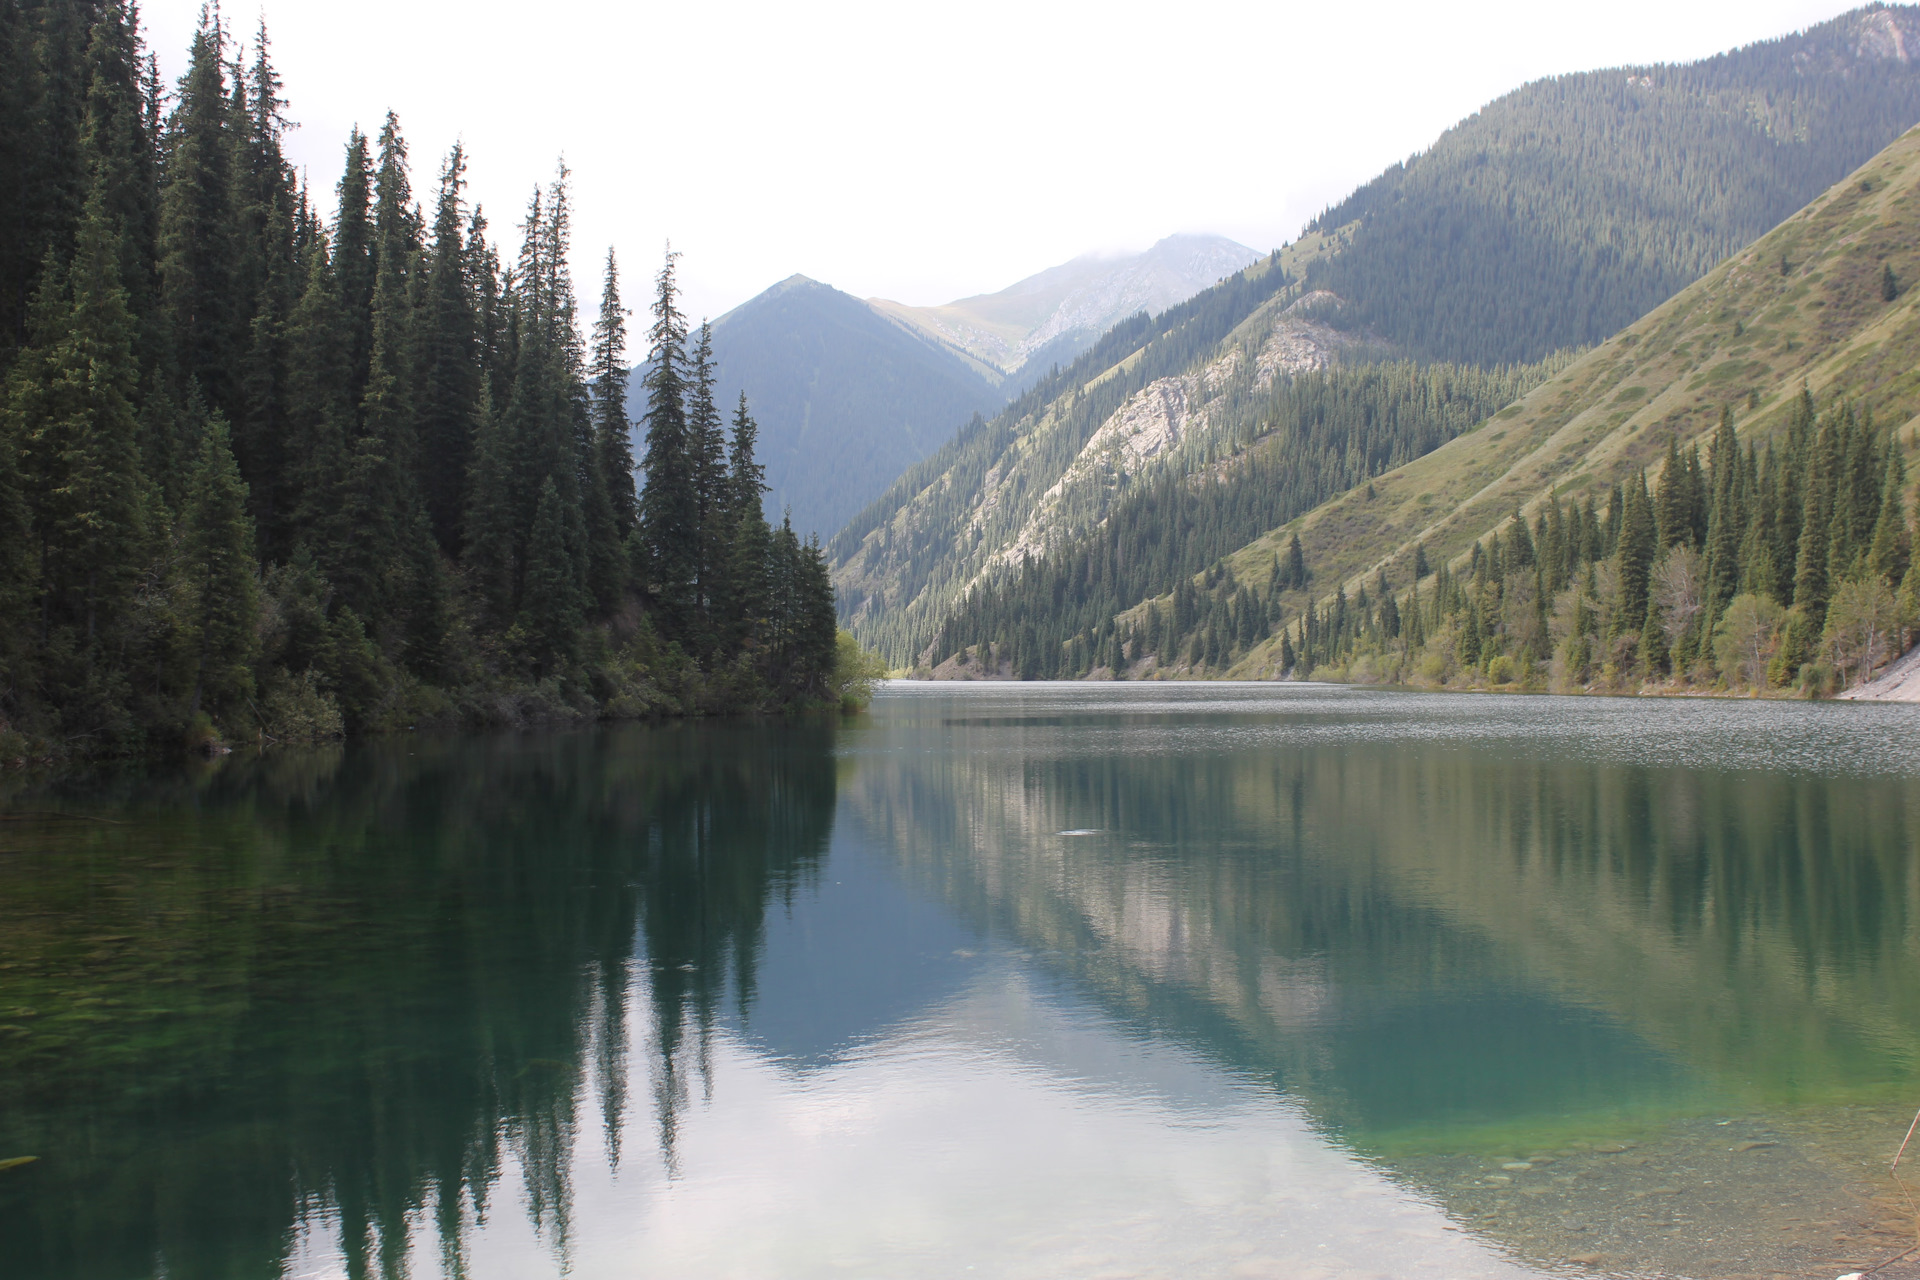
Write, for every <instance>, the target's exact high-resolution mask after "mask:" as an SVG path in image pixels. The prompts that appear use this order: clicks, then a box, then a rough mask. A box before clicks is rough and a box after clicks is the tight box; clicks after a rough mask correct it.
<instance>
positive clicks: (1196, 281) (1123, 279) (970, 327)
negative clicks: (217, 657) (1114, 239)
mask: <svg viewBox="0 0 1920 1280" xmlns="http://www.w3.org/2000/svg"><path fill="white" fill-rule="evenodd" d="M1260 256H1261V255H1260V254H1259V253H1257V252H1255V251H1254V250H1252V249H1249V248H1247V247H1246V246H1245V245H1243V244H1238V243H1236V242H1234V241H1232V240H1229V239H1227V238H1226V237H1225V236H1218V235H1209V234H1203V233H1195V232H1181V233H1177V234H1175V235H1170V236H1167V237H1165V238H1163V239H1161V240H1159V241H1158V242H1156V243H1155V244H1154V245H1153V246H1152V247H1151V248H1148V249H1146V250H1144V251H1142V252H1139V253H1097V252H1096V253H1086V254H1082V255H1080V256H1079V257H1077V258H1074V259H1073V260H1072V261H1070V262H1063V263H1061V264H1060V265H1059V266H1056V267H1048V268H1047V269H1046V270H1045V271H1040V272H1036V273H1035V274H1033V275H1030V276H1028V277H1026V278H1025V279H1023V280H1017V281H1015V282H1014V283H1013V284H1010V285H1008V286H1007V287H1006V288H1004V289H1001V290H1000V291H998V292H997V293H982V294H975V295H973V296H972V297H967V298H959V299H956V300H955V301H953V302H949V303H947V304H946V305H944V306H938V307H910V306H907V305H905V304H903V303H898V302H892V301H889V300H887V299H885V298H873V299H870V300H869V301H870V302H871V303H872V304H873V306H874V307H875V308H876V309H878V310H880V311H882V312H884V313H885V314H887V315H889V316H892V317H894V318H895V319H897V320H899V321H901V322H902V323H905V324H909V325H913V326H915V327H917V328H919V329H920V330H922V331H924V332H926V333H928V334H929V335H931V336H933V337H935V338H937V339H938V340H939V341H941V342H942V343H945V344H948V345H951V346H954V347H958V348H959V349H961V350H962V351H965V352H967V353H968V354H969V355H972V356H973V357H974V358H976V359H978V360H981V361H983V362H985V363H987V364H989V365H992V366H993V367H995V368H996V369H999V370H1000V371H1002V372H1003V373H1007V374H1013V375H1016V380H1023V379H1019V378H1018V376H1017V375H1018V373H1019V371H1020V369H1022V368H1023V367H1026V368H1034V369H1037V368H1043V367H1044V366H1045V365H1046V364H1048V363H1052V362H1058V363H1065V362H1067V361H1069V360H1071V359H1072V358H1073V357H1074V356H1077V355H1079V354H1080V352H1082V351H1084V350H1085V349H1086V348H1087V347H1089V346H1091V345H1092V344H1093V342H1094V340H1095V339H1097V338H1098V337H1099V336H1100V335H1101V334H1102V333H1105V332H1106V331H1107V330H1108V329H1110V328H1112V327H1113V326H1114V325H1115V324H1117V323H1118V322H1120V321H1122V320H1125V319H1126V318H1127V317H1128V316H1131V315H1133V314H1135V313H1136V312H1140V311H1149V312H1160V311H1164V310H1166V309H1167V308H1168V307H1171V306H1175V305H1177V304H1179V303H1182V302H1185V301H1186V300H1187V299H1188V298H1191V297H1192V296H1193V295H1194V294H1196V293H1198V292H1200V291H1201V290H1202V289H1205V288H1207V287H1209V286H1211V285H1213V284H1214V283H1216V282H1217V281H1219V280H1220V279H1221V278H1222V277H1224V276H1230V275H1232V274H1233V273H1234V272H1236V271H1238V270H1240V269H1241V268H1242V267H1244V266H1247V265H1248V264H1249V263H1252V262H1255V261H1257V260H1258V259H1259V258H1260Z"/></svg>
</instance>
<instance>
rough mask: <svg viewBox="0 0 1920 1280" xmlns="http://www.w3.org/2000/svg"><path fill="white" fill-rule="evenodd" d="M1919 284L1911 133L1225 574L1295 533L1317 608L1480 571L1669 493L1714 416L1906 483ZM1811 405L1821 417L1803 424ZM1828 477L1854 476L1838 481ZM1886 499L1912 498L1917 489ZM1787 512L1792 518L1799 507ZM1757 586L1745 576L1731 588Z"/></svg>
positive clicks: (1262, 661) (1789, 573) (1802, 567)
mask: <svg viewBox="0 0 1920 1280" xmlns="http://www.w3.org/2000/svg"><path fill="white" fill-rule="evenodd" d="M1914 283H1920V129H1915V130H1913V131H1911V132H1909V133H1907V134H1906V135H1905V136H1903V137H1902V138H1900V139H1899V140H1898V141H1896V142H1895V143H1894V144H1893V145H1891V146H1890V147H1888V148H1887V149H1886V150H1885V151H1883V152H1882V153H1880V154H1879V155H1878V156H1876V157H1874V158H1873V159H1872V160H1871V161H1869V162H1868V163H1867V164H1866V165H1864V166H1862V167H1861V168H1860V169H1859V170H1857V171H1856V172H1855V173H1853V174H1851V175H1849V176H1848V177H1847V178H1846V179H1845V180H1843V181H1841V182H1839V183H1837V184H1835V185H1834V186H1833V187H1832V188H1831V189H1830V190H1828V191H1827V192H1826V193H1825V194H1823V195H1822V196H1820V197H1819V198H1818V199H1816V200H1815V201H1814V202H1813V203H1812V204H1810V205H1809V206H1808V207H1807V208H1805V209H1803V210H1802V211H1800V212H1799V213H1797V214H1795V215H1794V216H1793V217H1791V218H1789V219H1787V220H1786V221H1785V222H1784V223H1782V224H1781V225H1780V226H1779V227H1777V228H1776V229H1774V230H1773V231H1772V232H1770V233H1769V234H1767V235H1766V236H1764V237H1762V238H1761V239H1760V240H1758V241H1757V242H1755V243H1754V244H1752V245H1750V246H1748V247H1747V248H1746V249H1744V250H1742V251H1741V252H1740V253H1738V254H1736V255H1734V256H1733V257H1732V258H1729V259H1728V260H1727V261H1725V262H1723V263H1722V264H1721V265H1720V266H1719V267H1717V268H1716V269H1715V270H1714V271H1712V272H1711V273H1709V274H1708V275H1707V276H1706V277H1705V278H1703V279H1701V280H1699V281H1698V282H1696V283H1695V284H1693V285H1691V286H1689V287H1688V288H1687V289H1685V290H1683V291H1682V292H1681V293H1680V294H1679V295H1678V296H1676V297H1674V298H1673V299H1671V300H1670V301H1668V302H1666V303H1665V304H1663V305H1662V306H1660V307H1658V308H1656V309H1655V310H1654V311H1652V312H1651V313H1650V314H1648V315H1647V316H1645V317H1644V318H1643V319H1641V320H1640V321H1639V322H1638V323H1636V324H1634V325H1632V326H1630V327H1628V328H1627V329H1625V330H1624V331H1622V332H1621V333H1619V334H1616V335H1615V336H1613V337H1612V338H1610V339H1609V340H1608V341H1606V342H1605V343H1603V344H1601V345H1600V346H1599V347H1596V348H1594V349H1593V350H1592V351H1589V352H1588V353H1586V354H1585V355H1584V356H1582V357H1581V358H1580V359H1578V360H1576V361H1574V362H1573V363H1572V364H1570V365H1569V366H1567V368H1565V369H1564V370H1562V371H1561V372H1560V373H1559V374H1558V375H1556V376H1555V377H1553V378H1551V379H1549V380H1548V381H1546V382H1545V383H1543V384H1542V385H1541V386H1539V387H1538V388H1536V389H1535V390H1534V391H1532V392H1531V393H1530V394H1528V395H1526V396H1524V397H1522V398H1521V399H1519V400H1517V401H1516V402H1514V403H1513V404H1511V405H1509V406H1507V407H1506V408H1505V409H1503V410H1501V411H1500V412H1499V413H1497V414H1495V415H1494V416H1493V418H1492V419H1491V420H1489V421H1488V422H1487V423H1486V425H1484V426H1483V427H1481V428H1480V429H1478V430H1476V431H1473V432H1470V433H1467V434H1465V435H1462V436H1460V437H1459V438H1457V439H1454V440H1452V441H1451V442H1449V443H1447V444H1446V445H1444V446H1442V447H1440V448H1438V449H1436V450H1434V451H1433V452H1431V453H1429V454H1427V455H1426V456H1424V457H1421V458H1419V459H1416V460H1414V461H1411V462H1409V463H1407V464H1406V465H1404V466H1400V467H1395V468H1392V469H1390V470H1386V471H1383V472H1381V473H1380V474H1379V475H1377V476H1375V477H1373V478H1372V479H1371V481H1370V482H1369V483H1368V485H1367V486H1366V487H1365V488H1364V489H1353V490H1349V491H1348V492H1346V493H1344V494H1342V495H1340V496H1339V497H1338V498H1335V499H1334V500H1332V501H1330V502H1327V503H1325V504H1323V505H1321V506H1319V507H1317V508H1316V509H1315V510H1313V511H1312V512H1310V513H1308V514H1306V515H1305V516H1303V517H1302V518H1300V519H1299V520H1297V521H1295V522H1294V523H1292V524H1291V525H1289V526H1287V527H1284V528H1278V529H1275V530H1273V531H1271V532H1270V533H1268V534H1266V535H1264V536H1262V537H1260V538H1258V539H1255V540H1253V541H1252V542H1250V543H1249V544H1247V545H1246V546H1244V547H1242V548H1240V549H1238V550H1237V551H1236V552H1235V553H1234V554H1233V555H1231V556H1230V557H1228V558H1227V559H1226V560H1225V561H1223V563H1222V566H1221V568H1222V570H1225V569H1227V568H1232V569H1234V570H1236V571H1237V572H1238V573H1239V574H1240V575H1243V576H1244V575H1246V574H1253V575H1255V576H1258V577H1262V578H1264V576H1265V574H1266V572H1267V569H1266V566H1267V565H1268V563H1269V562H1270V561H1271V559H1272V557H1273V555H1274V554H1275V552H1276V550H1277V549H1280V548H1282V547H1283V546H1284V544H1285V543H1286V541H1287V539H1289V538H1291V537H1293V536H1295V535H1297V536H1298V537H1299V539H1300V541H1301V543H1302V544H1303V546H1304V547H1305V548H1307V552H1306V554H1307V557H1308V558H1309V560H1310V561H1311V562H1312V563H1314V564H1315V566H1316V568H1317V570H1318V572H1319V579H1318V585H1317V587H1316V588H1315V590H1314V591H1313V592H1312V595H1313V596H1314V597H1315V598H1317V599H1320V600H1325V599H1326V598H1327V593H1328V592H1330V591H1333V590H1335V589H1339V590H1341V591H1344V592H1346V593H1347V594H1349V595H1352V594H1353V593H1355V592H1357V591H1358V589H1359V588H1360V587H1361V586H1362V585H1365V584H1369V583H1373V582H1376V581H1377V580H1378V578H1379V575H1380V574H1381V573H1382V572H1383V571H1384V572H1385V573H1386V574H1387V575H1388V577H1389V578H1390V580H1392V581H1394V582H1398V583H1405V582H1407V581H1408V580H1409V578H1410V576H1411V570H1412V567H1413V564H1414V560H1415V558H1416V556H1417V555H1418V556H1424V558H1426V559H1427V560H1428V561H1429V562H1430V563H1431V564H1433V565H1435V566H1445V565H1449V564H1450V565H1451V566H1452V569H1453V570H1455V571H1459V572H1462V573H1466V572H1471V570H1472V568H1473V565H1474V563H1475V561H1476V560H1477V559H1479V558H1482V557H1483V556H1484V555H1485V554H1486V552H1487V549H1488V548H1490V547H1491V546H1493V545H1495V544H1496V543H1497V542H1498V541H1499V540H1500V539H1501V538H1502V537H1505V536H1507V532H1508V531H1510V530H1511V529H1512V527H1513V525H1514V520H1513V517H1514V515H1515V513H1516V512H1517V513H1519V514H1520V515H1521V516H1522V517H1524V518H1525V519H1526V520H1527V521H1528V522H1529V523H1530V524H1531V523H1533V522H1535V521H1536V519H1537V518H1538V517H1541V516H1543V515H1544V514H1545V513H1546V512H1547V510H1548V508H1549V507H1550V506H1552V505H1554V504H1556V503H1569V502H1585V501H1588V500H1592V501H1595V502H1596V504H1597V505H1598V507H1599V508H1600V510H1602V511H1604V510H1605V508H1606V507H1607V505H1608V500H1609V495H1610V493H1611V492H1612V491H1613V490H1614V489H1615V487H1616V486H1623V485H1625V486H1628V487H1630V486H1631V484H1632V483H1633V481H1634V479H1635V477H1637V476H1639V475H1642V474H1645V475H1646V476H1647V477H1648V479H1649V481H1650V482H1655V481H1659V480H1665V479H1666V477H1664V475H1663V472H1664V470H1665V464H1664V459H1665V457H1666V456H1667V455H1668V454H1669V451H1670V450H1674V449H1677V450H1678V451H1679V452H1680V453H1681V454H1682V455H1683V456H1685V455H1686V454H1687V453H1689V452H1690V451H1691V450H1692V449H1694V448H1700V449H1701V450H1702V451H1703V452H1705V453H1707V455H1708V457H1709V460H1710V461H1711V458H1712V444H1713V437H1714V436H1715V435H1716V433H1717V430H1718V428H1719V424H1720V421H1721V416H1722V412H1723V410H1724V411H1727V412H1728V413H1729V414H1730V415H1731V418H1732V425H1733V426H1734V428H1735V432H1736V436H1735V438H1736V439H1737V440H1738V442H1739V444H1740V445H1741V446H1742V447H1753V446H1760V447H1761V448H1763V449H1766V450H1767V451H1768V452H1770V453H1773V454H1775V455H1781V454H1785V453H1787V452H1788V451H1790V450H1791V449H1793V448H1796V447H1798V448H1802V449H1807V450H1811V449H1812V448H1813V447H1814V444H1815V442H1814V441H1812V440H1811V439H1808V440H1805V441H1802V442H1800V443H1799V444H1798V445H1796V444H1795V441H1794V440H1793V436H1794V434H1795V432H1796V431H1798V432H1800V433H1802V434H1803V435H1810V434H1811V433H1810V428H1811V431H1813V432H1819V433H1821V434H1822V435H1824V434H1825V433H1826V432H1827V431H1829V430H1831V431H1832V433H1833V437H1834V439H1835V440H1836V441H1838V440H1842V439H1844V438H1845V437H1846V436H1848V435H1849V434H1850V435H1851V437H1852V438H1853V439H1854V440H1855V441H1856V442H1857V443H1856V445H1855V446H1854V449H1853V452H1852V453H1851V454H1850V455H1849V456H1848V458H1847V459H1845V460H1844V461H1843V462H1842V463H1841V464H1840V465H1841V467H1843V468H1847V469H1852V470H1858V469H1860V468H1863V467H1865V468H1871V467H1872V466H1875V465H1877V466H1880V467H1886V466H1888V465H1889V460H1888V456H1887V455H1888V444H1889V442H1891V443H1892V444H1893V445H1894V446H1896V447H1895V448H1894V449H1893V453H1894V455H1896V457H1897V458H1898V459H1899V460H1900V461H1899V464H1895V465H1894V466H1893V469H1894V471H1895V472H1896V477H1895V478H1896V480H1898V472H1899V471H1901V470H1902V469H1903V464H1904V463H1907V462H1911V461H1913V460H1914V456H1915V452H1916V448H1917V447H1920V438H1917V437H1916V432H1915V426H1916V425H1920V374H1916V372H1915V371H1916V369H1920V289H1915V288H1913V287H1912V284H1914ZM1888 293H1893V294H1894V295H1895V296H1894V297H1892V298H1888V297H1887V294H1888ZM1814 411H1823V412H1820V414H1819V418H1818V419H1817V420H1816V421H1815V422H1813V423H1809V422H1808V421H1807V419H1808V418H1809V417H1810V416H1811V415H1812V413H1813V412H1814ZM1876 423H1877V424H1879V427H1878V429H1875V428H1874V427H1873V425H1872V424H1876ZM1766 461H1767V462H1768V464H1769V465H1772V464H1773V463H1774V462H1776V461H1778V457H1776V458H1773V459H1766ZM1904 469H1905V470H1908V471H1911V470H1912V468H1904ZM1879 474H1881V473H1870V474H1869V479H1870V480H1876V479H1877V477H1878V475H1879ZM1708 478H1709V480H1710V481H1711V480H1712V473H1711V472H1709V476H1708ZM1756 478H1761V477H1756ZM1827 480H1829V481H1831V483H1833V484H1834V485H1836V486H1844V485H1846V484H1848V483H1853V482H1851V481H1847V480H1845V479H1843V478H1840V477H1839V474H1838V470H1837V469H1836V473H1835V475H1834V476H1829V477H1827ZM1867 487H1869V488H1871V487H1872V484H1871V483H1870V484H1869V485H1868V486H1867ZM1655 492H1656V497H1657V496H1658V494H1659V493H1661V492H1664V488H1663V487H1662V486H1660V485H1656V491H1655ZM1756 492H1758V490H1756ZM1836 492H1838V490H1836ZM1895 492H1896V493H1898V494H1899V495H1900V497H1901V500H1902V503H1905V502H1907V501H1909V500H1910V499H1911V487H1910V486H1907V485H1898V484H1897V485H1896V488H1895ZM1874 496H1875V497H1881V496H1882V495H1879V494H1876V495H1874ZM1835 501H1838V499H1835ZM1755 509H1756V510H1757V509H1758V507H1756V508H1755ZM1779 514H1781V516H1782V519H1783V520H1785V521H1798V520H1800V519H1801V518H1802V516H1801V511H1800V510H1799V509H1787V508H1782V509H1781V512H1780V513H1779ZM1876 516H1877V512H1874V511H1868V512H1866V513H1865V514H1864V515H1863V516H1862V517H1861V518H1860V523H1861V524H1863V525H1864V526H1865V527H1864V529H1857V530H1855V531H1854V532H1853V534H1852V537H1853V541H1854V543H1855V544H1856V545H1855V548H1854V550H1855V553H1856V554H1857V555H1859V556H1860V557H1862V558H1868V557H1869V555H1870V553H1871V552H1872V550H1873V549H1872V547H1871V545H1870V542H1871V539H1872V538H1873V536H1874V534H1875V532H1876V530H1875V529H1874V525H1875V518H1876ZM1833 536H1834V537H1835V539H1836V541H1837V540H1838V538H1839V534H1838V533H1835V534H1834V535H1833ZM1476 548H1477V549H1478V551H1479V554H1478V555H1477V554H1476ZM1821 549H1822V550H1825V549H1826V548H1825V547H1824V546H1823V547H1822V548H1821ZM1821 558H1822V559H1825V557H1821ZM1774 561H1775V563H1774V570H1775V573H1776V575H1777V576H1776V579H1775V581H1776V583H1777V584H1778V585H1777V586H1776V587H1775V594H1776V595H1777V596H1778V595H1784V596H1785V597H1786V598H1785V599H1779V600H1777V603H1779V604H1781V605H1783V606H1784V605H1787V604H1795V603H1804V601H1797V600H1796V594H1795V593H1796V589H1797V588H1799V587H1800V586H1802V585H1803V584H1801V583H1799V582H1797V581H1796V579H1797V577H1798V576H1799V575H1801V574H1803V573H1804V572H1805V571H1806V570H1807V569H1808V568H1817V567H1818V566H1812V565H1809V564H1808V563H1806V556H1805V555H1804V554H1799V555H1796V554H1795V553H1794V551H1793V549H1792V548H1791V547H1789V548H1787V550H1786V553H1785V554H1776V555H1775V556H1774ZM1834 571H1835V572H1836V574H1837V573H1838V572H1839V569H1838V567H1836V568H1835V570H1834ZM1895 576H1896V579H1897V577H1898V575H1895ZM1764 585H1767V584H1764V583H1758V584H1756V583H1753V582H1750V581H1746V580H1744V579H1743V583H1742V588H1743V589H1745V588H1747V587H1750V586H1764ZM1836 586H1837V583H1835V582H1828V583H1827V584H1826V587H1825V589H1826V590H1827V591H1829V592H1831V591H1832V590H1833V589H1834V588H1835V587H1836ZM1429 590H1431V586H1429ZM1821 603H1822V604H1824V603H1825V601H1824V600H1822V602H1821ZM1637 630H1638V628H1637V627H1636V631H1637ZM1278 647H1279V637H1278V636H1274V637H1273V638H1271V639H1268V640H1265V641H1263V642H1262V643H1261V644H1259V645H1256V646H1254V647H1252V648H1251V649H1250V650H1249V651H1248V652H1247V653H1246V654H1245V655H1244V657H1242V658H1240V659H1239V660H1238V661H1237V662H1236V663H1235V664H1234V668H1233V669H1234V670H1236V671H1239V672H1242V673H1250V672H1253V671H1257V670H1268V671H1270V670H1271V669H1272V667H1273V664H1274V661H1275V658H1276V654H1277V650H1278Z"/></svg>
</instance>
